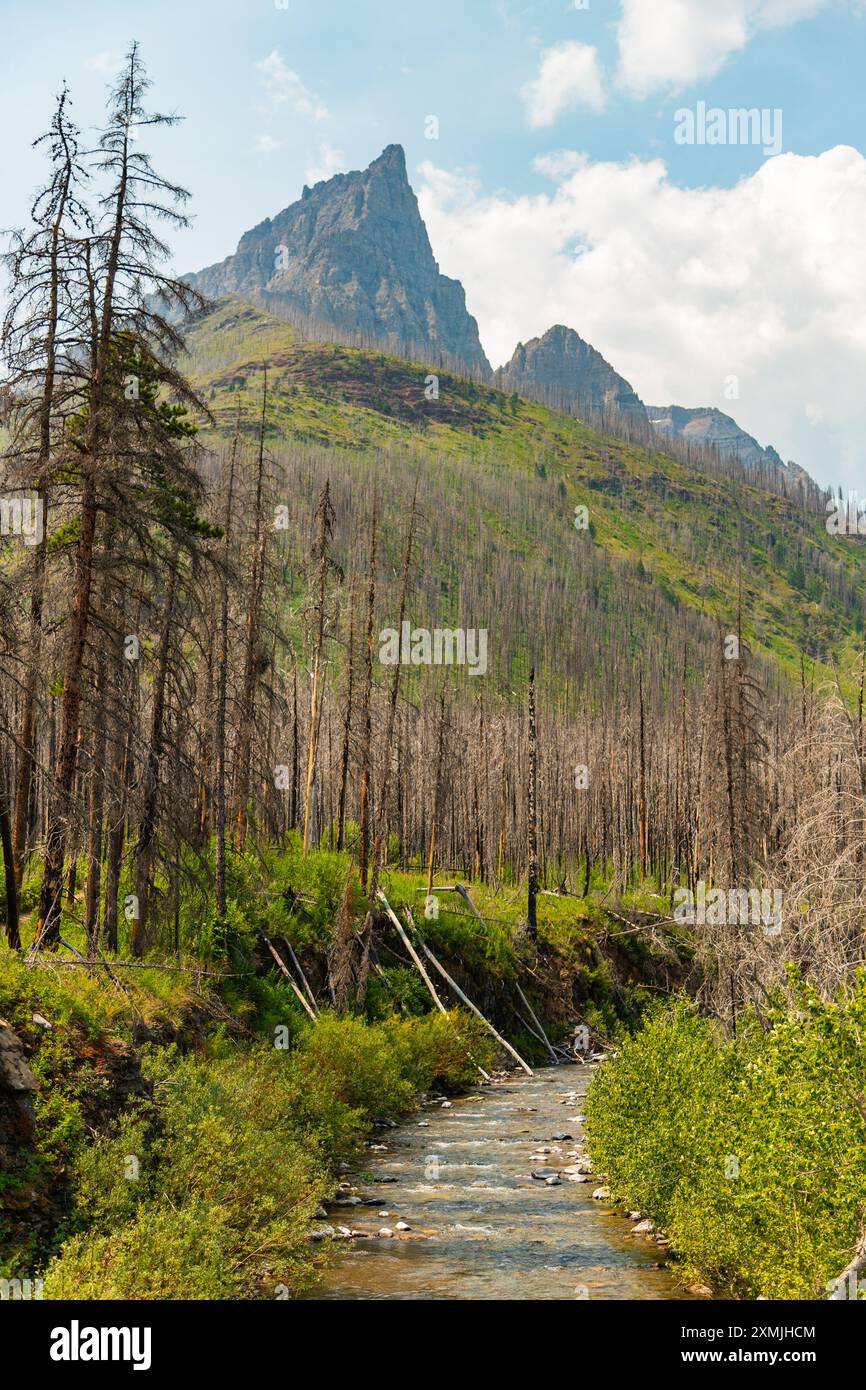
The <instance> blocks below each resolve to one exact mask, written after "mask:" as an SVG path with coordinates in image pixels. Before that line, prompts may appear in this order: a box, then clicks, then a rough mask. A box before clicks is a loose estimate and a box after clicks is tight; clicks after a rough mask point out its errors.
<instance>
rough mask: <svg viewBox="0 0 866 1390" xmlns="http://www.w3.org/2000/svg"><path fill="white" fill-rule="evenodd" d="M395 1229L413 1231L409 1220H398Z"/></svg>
mask: <svg viewBox="0 0 866 1390" xmlns="http://www.w3.org/2000/svg"><path fill="white" fill-rule="evenodd" d="M394 1229H395V1230H397V1231H411V1229H412V1227H411V1226H410V1225H409V1222H408V1221H398V1222H397V1225H396V1226H395V1228H394Z"/></svg>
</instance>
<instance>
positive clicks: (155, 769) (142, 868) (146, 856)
mask: <svg viewBox="0 0 866 1390" xmlns="http://www.w3.org/2000/svg"><path fill="white" fill-rule="evenodd" d="M177 570H178V547H177V546H176V545H175V547H174V552H173V554H172V557H171V563H170V568H169V579H168V592H167V594H166V598H165V609H164V612H163V620H162V630H161V632H160V635H159V647H158V650H157V659H156V673H155V675H154V682H153V696H152V699H153V708H152V712H151V723H150V740H149V744H148V749H147V755H146V758H145V765H144V770H143V773H142V781H143V783H144V799H143V804H142V812H141V825H140V829H139V834H138V844H137V845H136V851H135V853H136V876H135V882H136V890H135V891H136V897H137V898H138V915H137V916H136V917H134V918H133V921H132V954H133V955H134V956H141V955H143V954H144V945H145V939H146V934H147V925H148V919H149V916H150V904H151V896H152V892H153V871H154V853H155V849H156V818H157V802H158V798H159V779H160V775H161V771H162V753H163V737H164V731H165V693H166V686H167V683H168V659H169V652H170V650H171V629H172V623H173V620H174V605H175V595H176V592H177Z"/></svg>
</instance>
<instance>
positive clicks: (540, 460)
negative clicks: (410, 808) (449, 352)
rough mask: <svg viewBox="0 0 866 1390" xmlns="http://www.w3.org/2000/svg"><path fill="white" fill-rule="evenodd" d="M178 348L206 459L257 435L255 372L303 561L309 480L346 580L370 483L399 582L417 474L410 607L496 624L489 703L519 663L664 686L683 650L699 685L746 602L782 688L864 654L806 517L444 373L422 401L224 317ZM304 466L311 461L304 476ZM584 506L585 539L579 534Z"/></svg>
mask: <svg viewBox="0 0 866 1390" xmlns="http://www.w3.org/2000/svg"><path fill="white" fill-rule="evenodd" d="M189 344H190V359H189V363H188V367H189V370H190V373H191V376H192V378H193V380H194V382H195V384H196V386H197V387H198V389H199V390H200V391H202V393H203V394H204V396H205V398H206V399H207V401H208V403H209V406H210V409H211V411H212V412H213V414H214V417H215V420H216V432H215V433H212V434H211V435H210V438H211V440H213V442H218V440H219V438H220V437H222V438H225V437H226V436H227V435H228V434H229V433H230V432H231V431H232V430H233V428H234V424H235V421H236V419H237V416H238V410H239V409H240V411H241V418H242V421H244V422H245V425H244V427H245V429H248V430H249V431H250V433H252V432H253V431H254V430H255V427H256V419H257V408H258V406H259V403H260V393H261V385H262V363H263V361H266V362H267V363H268V382H269V392H270V406H269V411H268V420H269V435H268V444H269V448H270V451H271V453H272V455H273V456H274V459H275V461H276V463H277V466H278V468H279V469H280V470H281V471H282V473H283V475H284V476H286V477H290V478H294V477H296V475H298V477H300V479H301V481H297V479H296V481H295V482H293V483H292V484H291V487H290V491H291V493H292V496H293V498H294V501H293V507H294V508H295V510H296V512H297V525H298V537H299V539H298V542H297V544H298V545H299V546H300V547H301V553H303V547H304V546H306V544H307V541H306V539H303V538H304V537H306V535H307V528H308V525H309V515H310V514H311V512H312V508H313V507H314V505H315V484H314V482H313V481H312V476H313V473H315V474H316V476H321V477H322V479H324V477H325V476H329V477H330V478H331V480H332V487H333V490H334V494H335V495H336V496H337V498H338V504H339V506H340V507H341V508H342V509H343V511H344V512H345V515H344V516H343V517H342V519H341V525H340V527H339V528H338V533H339V534H340V535H341V537H345V547H346V550H345V555H344V557H343V558H344V559H346V560H347V561H348V562H351V561H352V559H353V558H354V557H355V556H357V555H362V554H363V553H364V551H365V539H364V535H363V529H362V523H361V522H359V521H356V518H355V513H356V512H357V511H358V510H359V508H358V506H357V505H356V503H355V502H354V501H353V497H354V496H355V495H356V494H357V493H358V492H359V491H360V492H361V493H363V494H365V495H368V493H369V489H370V487H371V486H372V485H373V483H374V481H376V482H378V484H379V485H380V486H381V487H383V488H384V496H385V498H386V503H387V507H388V509H389V521H388V527H387V533H388V535H389V538H390V539H389V544H393V546H394V556H393V559H394V568H395V570H396V569H397V568H398V566H399V547H400V537H401V536H402V534H403V532H404V528H405V520H406V511H407V508H408V499H409V498H410V497H411V490H412V482H413V476H414V470H415V468H419V469H420V470H421V483H420V496H421V499H422V508H423V510H424V513H425V515H426V516H427V517H428V518H429V522H428V525H429V536H428V539H427V542H426V543H425V546H423V547H422V548H421V552H420V554H419V564H420V565H421V569H422V575H421V579H420V580H419V593H421V594H422V595H423V596H424V604H425V605H427V607H428V608H430V609H431V610H432V611H431V621H430V623H429V626H431V627H433V626H436V624H437V622H438V621H439V620H440V619H443V618H445V617H452V618H453V616H454V609H457V610H459V612H460V614H461V616H462V618H463V621H464V625H465V626H467V627H470V626H484V625H485V623H490V624H491V625H492V624H493V623H494V622H495V623H496V624H497V625H498V626H499V629H500V632H499V636H498V638H497V643H496V648H495V652H494V655H493V656H492V658H491V660H492V666H493V675H494V677H495V679H496V681H497V683H499V684H501V685H502V686H505V685H506V684H507V683H510V682H511V681H512V680H513V678H514V671H515V669H520V668H521V666H522V663H523V662H524V661H525V657H526V653H527V649H528V647H529V645H533V646H534V649H535V651H536V653H537V654H539V659H541V657H542V656H543V657H544V659H545V660H546V662H547V664H548V669H549V670H552V671H555V672H557V673H558V677H559V678H560V679H561V681H562V682H563V683H565V684H567V685H568V686H569V687H571V685H572V684H573V683H574V682H580V681H583V680H587V679H592V678H594V677H593V672H594V671H595V670H597V667H598V662H599V660H600V659H602V660H603V662H604V663H605V664H606V665H607V664H609V666H610V668H611V669H615V670H616V671H617V672H618V673H619V674H618V675H617V676H616V679H617V680H618V681H622V682H627V680H628V679H629V678H630V673H631V674H633V668H634V664H635V662H636V661H637V660H639V659H640V660H644V661H648V662H650V661H651V662H653V663H655V664H657V666H658V669H659V670H660V671H662V670H663V671H665V672H666V673H667V674H666V675H665V679H667V680H669V681H670V682H671V683H674V682H675V680H676V672H675V670H674V667H675V665H676V663H675V662H674V663H672V662H671V652H672V651H674V650H676V649H677V647H678V646H680V647H681V646H682V645H683V644H685V645H686V646H688V647H689V649H690V651H691V652H692V654H693V657H694V660H695V661H696V663H697V669H698V670H699V669H700V666H701V662H703V660H704V654H706V653H708V652H709V651H710V649H711V648H712V645H713V643H714V642H715V640H716V637H717V623H718V622H722V623H724V624H727V625H728V626H727V627H726V630H727V631H730V630H731V625H733V624H734V623H735V622H736V615H737V608H738V602H739V591H740V587H742V601H743V609H744V615H745V616H744V622H745V630H746V632H747V633H748V634H749V636H750V638H751V640H752V642H753V644H754V645H755V647H756V648H757V649H758V650H759V651H760V652H763V654H764V656H765V657H766V658H767V659H771V660H773V661H774V662H775V661H780V662H781V664H782V665H783V667H785V668H787V670H788V671H789V673H790V674H791V675H795V674H798V673H799V663H800V655H801V653H805V655H806V657H807V658H809V657H812V658H815V659H816V660H818V661H827V660H828V659H829V656H830V654H831V652H836V653H837V654H839V653H840V652H841V651H842V650H843V649H844V648H845V647H848V648H849V649H850V650H851V651H853V650H854V649H855V647H858V646H859V643H860V637H859V632H860V631H861V630H862V622H863V620H862V612H863V607H864V599H866V561H864V556H863V552H862V550H861V548H860V547H859V546H858V545H857V543H856V541H854V542H852V541H849V540H846V539H845V538H842V537H832V536H829V535H828V534H827V532H826V530H825V528H824V525H823V518H822V516H821V515H819V514H818V513H817V512H814V513H812V512H809V511H805V510H804V507H803V503H802V500H801V499H798V498H795V497H791V498H788V497H786V496H783V495H779V494H777V493H771V492H768V491H765V490H762V489H760V488H758V487H751V486H748V485H745V484H742V483H739V482H736V483H735V482H733V481H732V480H731V479H730V478H727V477H726V476H724V474H723V473H722V472H719V473H718V474H713V473H712V472H711V471H708V470H707V469H706V468H701V469H698V468H696V467H694V466H690V465H689V464H687V463H685V462H683V461H681V460H679V459H674V458H672V457H671V456H669V455H667V454H664V453H659V452H653V451H651V450H649V449H647V448H644V447H642V446H640V445H638V444H635V443H629V442H627V441H625V440H623V439H621V438H613V437H610V436H606V435H604V434H602V433H600V432H599V431H597V430H595V429H592V428H590V427H589V426H588V425H586V424H584V423H583V422H581V421H580V420H578V419H575V418H574V417H573V416H571V415H561V414H557V413H556V412H555V411H552V410H550V409H549V408H548V407H546V406H544V405H542V404H540V403H538V402H535V401H527V400H521V399H519V398H515V399H510V398H509V397H508V396H507V395H506V394H505V393H504V392H502V391H497V390H496V389H491V388H487V387H484V386H480V385H478V384H477V383H476V382H473V381H471V380H467V379H465V378H461V377H458V376H456V375H453V374H451V373H448V372H442V374H441V376H440V394H439V399H438V400H427V399H426V397H425V391H424V384H425V377H426V373H427V367H426V365H425V364H421V363H413V362H410V361H405V360H400V359H397V358H393V357H390V356H388V355H386V354H384V353H379V352H371V351H367V350H363V349H358V348H350V347H345V346H340V345H336V344H331V343H310V342H305V341H301V340H300V339H299V337H298V336H297V335H296V334H295V333H294V332H293V331H292V330H291V329H290V328H289V327H288V326H287V325H286V324H284V323H281V322H280V321H279V320H277V319H275V318H273V317H271V316H270V315H268V314H266V313H264V312H262V311H261V310H259V309H258V308H255V307H251V306H249V305H243V304H239V303H236V302H235V303H226V304H223V305H221V306H220V307H219V308H218V309H217V310H216V311H215V312H214V313H213V314H211V315H209V316H207V317H206V318H204V319H202V320H200V321H199V322H198V323H196V324H195V325H194V326H193V328H192V330H191V332H190V334H189ZM299 451H301V454H300V455H299ZM299 457H303V458H305V459H307V460H308V464H305V465H304V467H302V468H300V469H299V465H298V458H299ZM308 465H309V466H308ZM340 499H342V500H340ZM578 506H585V507H586V508H587V513H588V520H589V523H590V528H591V529H589V530H583V531H581V530H578V529H576V527H575V507H578ZM355 525H357V526H358V528H359V529H358V530H357V531H356V532H353V530H352V528H353V526H355ZM414 616H415V617H416V620H420V615H419V614H418V613H417V612H416V613H415V615H414ZM587 631H591V632H592V640H591V641H588V640H584V638H583V637H582V636H581V634H584V633H586V632H587ZM599 652H601V653H602V654H603V656H602V658H599V655H598V654H599ZM707 659H708V657H707ZM515 663H517V666H516V667H515Z"/></svg>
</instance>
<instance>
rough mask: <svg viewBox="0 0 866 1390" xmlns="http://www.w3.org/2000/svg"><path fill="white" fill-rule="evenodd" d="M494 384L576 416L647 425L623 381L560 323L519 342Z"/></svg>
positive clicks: (643, 412) (640, 404) (637, 400)
mask: <svg viewBox="0 0 866 1390" xmlns="http://www.w3.org/2000/svg"><path fill="white" fill-rule="evenodd" d="M495 384H496V385H497V386H499V387H500V389H501V390H503V391H509V392H516V393H517V394H518V395H519V396H529V397H530V398H532V399H534V400H541V401H544V403H545V404H547V405H551V406H553V407H556V408H559V409H567V410H570V411H573V412H574V413H575V414H577V415H580V416H584V417H590V418H602V419H605V420H617V419H618V420H619V421H623V420H628V421H630V422H631V423H633V424H635V425H643V426H646V425H647V413H646V409H645V408H644V404H643V402H642V401H641V399H640V397H639V396H638V395H637V394H636V393H635V391H634V389H633V387H632V386H631V385H630V384H629V382H627V381H626V380H625V377H621V376H620V375H619V373H618V372H615V371H614V369H613V367H612V366H611V365H610V363H609V362H606V361H605V359H604V358H603V357H602V355H601V353H600V352H597V351H596V349H595V348H594V347H592V346H591V345H590V344H589V343H586V342H584V340H583V338H581V337H580V335H579V334H578V333H575V331H574V329H573V328H565V327H564V326H563V325H562V324H557V325H556V326H555V327H553V328H549V329H548V330H547V332H546V333H545V334H544V336H543V337H541V338H532V339H530V341H529V342H528V343H518V344H517V347H516V349H515V351H514V356H513V357H512V358H511V361H510V362H508V363H507V364H506V366H504V367H500V369H499V371H498V372H497V373H496V376H495Z"/></svg>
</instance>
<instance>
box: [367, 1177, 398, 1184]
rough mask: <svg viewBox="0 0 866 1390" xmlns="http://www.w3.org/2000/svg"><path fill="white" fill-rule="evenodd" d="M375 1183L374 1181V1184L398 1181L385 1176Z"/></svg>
mask: <svg viewBox="0 0 866 1390" xmlns="http://www.w3.org/2000/svg"><path fill="white" fill-rule="evenodd" d="M373 1181H374V1182H377V1183H386V1182H396V1181H397V1179H396V1178H391V1177H388V1176H383V1177H381V1178H374V1179H373Z"/></svg>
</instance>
